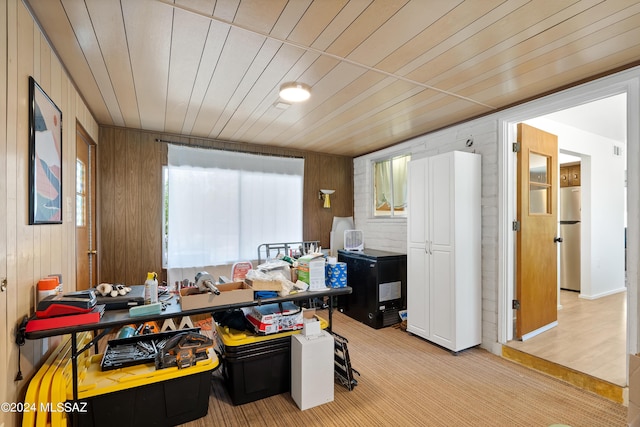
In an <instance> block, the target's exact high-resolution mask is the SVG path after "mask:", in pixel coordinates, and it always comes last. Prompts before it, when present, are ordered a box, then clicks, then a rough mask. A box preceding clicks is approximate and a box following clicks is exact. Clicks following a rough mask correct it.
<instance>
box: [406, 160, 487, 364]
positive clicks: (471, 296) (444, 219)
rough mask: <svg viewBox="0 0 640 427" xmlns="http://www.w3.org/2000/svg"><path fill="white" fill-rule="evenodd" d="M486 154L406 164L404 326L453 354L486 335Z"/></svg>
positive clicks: (470, 345)
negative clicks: (483, 184) (483, 214)
mask: <svg viewBox="0 0 640 427" xmlns="http://www.w3.org/2000/svg"><path fill="white" fill-rule="evenodd" d="M480 166H481V158H480V155H479V154H474V153H467V152H461V151H452V152H449V153H444V154H439V155H437V156H433V157H428V158H422V159H417V160H412V161H411V162H410V163H409V180H408V184H409V199H408V208H409V209H408V216H407V223H408V224H407V225H408V227H407V236H408V242H407V331H409V332H411V333H413V334H415V335H418V336H420V337H422V338H425V339H427V340H429V341H431V342H433V343H435V344H438V345H440V346H442V347H445V348H447V349H449V350H451V351H452V352H454V353H457V352H458V351H461V350H464V349H466V348H469V347H473V346H475V345H478V344H480V343H481V341H482V285H481V278H482V275H481V266H480V262H481V236H480V233H481V185H480V181H481V170H480Z"/></svg>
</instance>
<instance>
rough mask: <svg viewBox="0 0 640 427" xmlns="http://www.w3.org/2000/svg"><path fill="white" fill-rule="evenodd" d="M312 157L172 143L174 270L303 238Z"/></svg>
mask: <svg viewBox="0 0 640 427" xmlns="http://www.w3.org/2000/svg"><path fill="white" fill-rule="evenodd" d="M303 176H304V160H303V159H294V158H285V157H273V156H260V155H254V154H245V153H237V152H229V151H220V150H211V149H203V148H192V147H185V146H179V145H174V144H169V166H168V187H169V189H168V193H169V197H168V199H169V203H168V210H169V212H168V241H167V267H168V268H174V267H200V266H207V265H218V264H227V263H232V262H235V261H240V260H253V259H255V258H256V257H257V248H258V245H260V244H262V243H272V242H296V241H301V240H302V188H303V185H302V184H303Z"/></svg>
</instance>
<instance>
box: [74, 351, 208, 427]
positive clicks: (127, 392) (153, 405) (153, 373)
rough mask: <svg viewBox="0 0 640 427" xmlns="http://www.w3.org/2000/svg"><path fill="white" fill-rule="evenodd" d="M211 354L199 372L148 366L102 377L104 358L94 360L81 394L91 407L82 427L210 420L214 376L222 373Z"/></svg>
mask: <svg viewBox="0 0 640 427" xmlns="http://www.w3.org/2000/svg"><path fill="white" fill-rule="evenodd" d="M210 353H211V357H210V358H209V359H208V360H202V361H199V362H197V364H196V365H195V366H191V367H188V368H184V369H178V368H177V367H171V368H166V369H159V370H156V369H155V366H154V364H144V365H136V366H129V367H126V368H121V369H116V370H113V371H101V369H100V361H101V358H102V355H96V356H93V358H92V359H91V363H90V365H89V367H88V369H87V372H86V376H85V377H84V379H83V380H82V382H81V383H80V384H79V388H78V398H79V400H80V401H81V402H87V406H86V412H81V413H79V414H77V415H78V425H79V426H105V427H110V426H114V425H117V426H118V427H126V426H132V427H133V426H142V425H144V426H174V425H177V424H182V423H186V422H188V421H192V420H195V419H198V418H201V417H203V416H205V415H207V412H208V410H209V394H210V388H211V372H212V371H213V370H214V369H215V368H217V367H218V358H217V357H216V356H215V354H214V353H213V351H211V352H210Z"/></svg>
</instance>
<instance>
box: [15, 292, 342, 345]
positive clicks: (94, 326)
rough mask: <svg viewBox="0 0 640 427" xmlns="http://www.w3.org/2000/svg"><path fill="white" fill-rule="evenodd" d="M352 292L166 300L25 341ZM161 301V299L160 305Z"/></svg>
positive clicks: (28, 335)
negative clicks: (189, 302)
mask: <svg viewBox="0 0 640 427" xmlns="http://www.w3.org/2000/svg"><path fill="white" fill-rule="evenodd" d="M351 291H352V289H351V288H350V287H348V286H347V287H344V288H327V289H326V290H322V291H307V292H299V293H297V294H293V295H288V296H286V297H275V298H263V299H257V300H253V301H247V302H241V303H235V304H226V305H219V306H214V307H202V308H197V309H192V310H182V307H181V306H180V302H179V301H178V298H177V297H175V296H174V297H173V298H171V299H170V300H169V303H168V304H167V307H166V309H165V310H163V311H161V312H160V314H149V315H145V316H135V317H131V316H129V310H128V309H122V310H107V311H105V313H104V315H103V316H102V319H100V322H98V323H89V324H85V325H76V326H68V327H63V328H55V329H46V330H41V331H32V332H27V333H25V338H26V339H30V340H33V339H40V338H46V337H52V336H56V335H64V334H70V333H75V332H83V331H94V330H99V329H109V328H113V327H116V326H123V325H127V324H129V323H143V322H147V321H151V320H162V319H170V318H174V317H182V316H193V315H196V314H203V313H215V312H220V311H226V310H230V309H234V308H241V307H251V306H256V305H263V304H273V303H278V302H284V301H300V300H306V299H309V298H318V297H333V296H338V295H347V294H350V293H351ZM162 300H163V298H161V301H162Z"/></svg>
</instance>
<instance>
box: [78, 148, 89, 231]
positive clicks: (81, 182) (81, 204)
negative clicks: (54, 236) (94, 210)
mask: <svg viewBox="0 0 640 427" xmlns="http://www.w3.org/2000/svg"><path fill="white" fill-rule="evenodd" d="M86 183H87V173H86V168H85V164H84V163H83V162H81V161H80V160H76V226H77V227H84V226H85V224H86V218H87V215H86V206H87V204H86V203H85V201H86V199H87V194H86Z"/></svg>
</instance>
